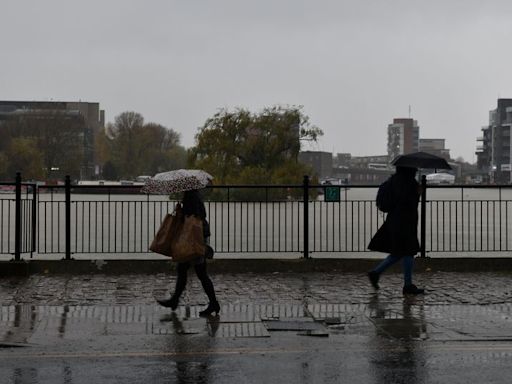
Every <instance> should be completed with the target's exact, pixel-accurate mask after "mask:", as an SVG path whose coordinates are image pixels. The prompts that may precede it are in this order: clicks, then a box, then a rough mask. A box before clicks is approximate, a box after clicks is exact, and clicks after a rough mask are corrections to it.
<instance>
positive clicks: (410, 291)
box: [402, 284, 425, 295]
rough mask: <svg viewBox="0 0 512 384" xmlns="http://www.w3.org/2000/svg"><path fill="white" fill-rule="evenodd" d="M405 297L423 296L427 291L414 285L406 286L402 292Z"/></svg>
mask: <svg viewBox="0 0 512 384" xmlns="http://www.w3.org/2000/svg"><path fill="white" fill-rule="evenodd" d="M402 292H403V294H404V295H422V294H424V293H425V290H424V289H422V288H418V287H417V286H415V285H414V284H408V285H404V289H403V290H402Z"/></svg>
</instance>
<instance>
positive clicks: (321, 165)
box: [299, 151, 332, 179]
mask: <svg viewBox="0 0 512 384" xmlns="http://www.w3.org/2000/svg"><path fill="white" fill-rule="evenodd" d="M299 162H301V163H303V164H307V165H309V166H311V167H312V168H313V170H314V171H315V173H316V175H317V176H318V178H319V179H324V178H328V177H331V175H332V153H331V152H320V151H305V152H299Z"/></svg>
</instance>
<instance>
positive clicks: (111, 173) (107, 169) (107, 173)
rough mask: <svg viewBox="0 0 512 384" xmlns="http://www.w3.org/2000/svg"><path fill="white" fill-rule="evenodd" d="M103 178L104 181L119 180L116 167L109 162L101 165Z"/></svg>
mask: <svg viewBox="0 0 512 384" xmlns="http://www.w3.org/2000/svg"><path fill="white" fill-rule="evenodd" d="M103 177H104V178H105V179H106V180H118V179H119V176H118V174H117V169H116V166H115V165H114V164H113V163H112V162H111V161H110V160H107V161H106V162H105V164H104V165H103Z"/></svg>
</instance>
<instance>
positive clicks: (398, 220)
mask: <svg viewBox="0 0 512 384" xmlns="http://www.w3.org/2000/svg"><path fill="white" fill-rule="evenodd" d="M391 163H392V164H393V165H394V166H395V167H396V173H395V174H394V175H393V176H391V177H390V178H389V179H388V181H387V182H385V183H384V184H387V186H386V188H385V193H384V191H383V193H382V195H386V196H384V197H382V198H381V199H383V200H385V202H386V204H385V205H386V208H385V209H384V211H385V212H387V214H388V215H387V217H386V220H385V221H384V224H383V225H382V226H381V227H380V228H379V229H378V230H377V233H376V234H375V235H374V236H373V238H372V239H371V241H370V244H369V245H368V249H370V250H372V251H378V252H385V253H389V255H388V257H386V259H384V260H383V261H382V262H381V263H379V264H378V265H377V266H376V267H375V268H374V269H372V270H371V271H370V272H368V278H369V279H370V283H371V284H372V286H373V287H374V288H375V289H379V279H380V275H381V274H382V273H383V272H384V271H385V270H387V269H388V268H389V267H391V266H392V265H393V264H395V263H397V262H398V261H400V260H401V261H402V266H403V273H404V286H403V290H402V292H403V293H404V294H412V295H418V294H423V293H425V290H424V289H421V288H418V287H417V286H416V285H414V284H413V282H412V271H413V266H414V256H415V255H416V254H417V253H418V252H419V251H420V244H419V242H418V203H419V199H420V196H421V192H422V190H421V187H420V185H419V184H418V182H417V181H416V172H417V171H418V168H433V169H451V167H450V165H449V164H448V163H447V162H446V160H445V159H443V158H441V157H439V156H435V155H432V154H429V153H426V152H415V153H410V154H407V155H401V156H397V157H396V158H395V159H394V160H393V161H392V162H391ZM381 188H382V186H381V187H380V188H379V193H378V194H377V203H378V204H379V194H380V190H381ZM379 208H381V207H379ZM381 210H382V208H381Z"/></svg>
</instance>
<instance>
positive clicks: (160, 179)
mask: <svg viewBox="0 0 512 384" xmlns="http://www.w3.org/2000/svg"><path fill="white" fill-rule="evenodd" d="M212 179H213V176H212V175H210V174H209V173H207V172H205V171H201V170H200V169H176V170H174V171H168V172H162V173H157V174H156V175H155V176H153V177H152V178H151V179H149V180H148V181H147V182H146V184H145V185H144V186H143V187H142V189H141V190H140V191H141V192H142V193H158V194H169V193H177V192H184V191H191V190H193V189H202V188H204V187H206V186H207V185H208V184H210V182H211V180H212Z"/></svg>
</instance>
